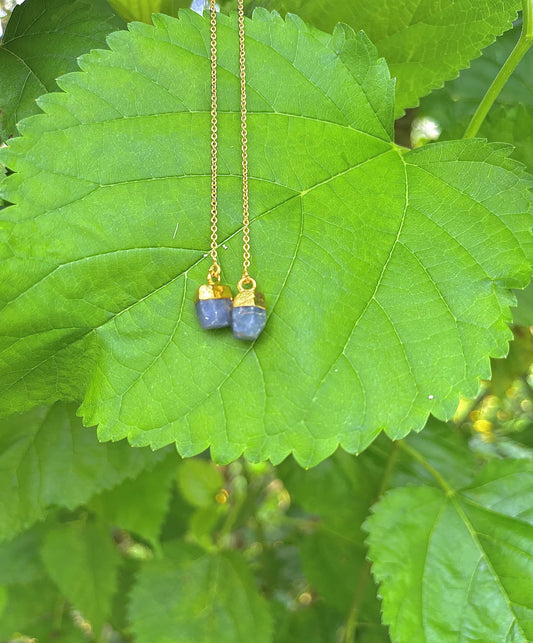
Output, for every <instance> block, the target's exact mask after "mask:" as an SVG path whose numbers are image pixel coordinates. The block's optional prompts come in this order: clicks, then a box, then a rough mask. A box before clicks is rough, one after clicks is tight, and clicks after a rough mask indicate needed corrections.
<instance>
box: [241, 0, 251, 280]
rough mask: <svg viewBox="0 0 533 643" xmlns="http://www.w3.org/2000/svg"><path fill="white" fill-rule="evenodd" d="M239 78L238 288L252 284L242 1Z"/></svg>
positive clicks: (242, 9) (242, 10)
mask: <svg viewBox="0 0 533 643" xmlns="http://www.w3.org/2000/svg"><path fill="white" fill-rule="evenodd" d="M239 76H240V79H241V151H242V232H243V237H242V259H243V262H242V279H241V281H240V282H239V286H242V285H244V284H250V283H253V280H252V279H251V278H250V275H249V274H248V269H249V268H250V258H251V257H250V211H249V207H248V129H247V115H248V112H247V109H246V55H245V48H244V0H239Z"/></svg>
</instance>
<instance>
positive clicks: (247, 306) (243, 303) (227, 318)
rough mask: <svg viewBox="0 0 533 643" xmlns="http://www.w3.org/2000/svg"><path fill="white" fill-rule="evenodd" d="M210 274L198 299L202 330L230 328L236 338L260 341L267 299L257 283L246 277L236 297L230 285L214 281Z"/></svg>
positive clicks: (197, 312) (240, 284)
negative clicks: (257, 288) (259, 290)
mask: <svg viewBox="0 0 533 643" xmlns="http://www.w3.org/2000/svg"><path fill="white" fill-rule="evenodd" d="M211 275H212V273H211V271H210V272H209V275H208V283H207V284H204V285H202V286H200V288H199V289H198V293H197V296H196V304H195V307H196V314H197V316H198V321H199V322H200V325H201V326H202V328H204V329H206V330H208V329H212V328H225V327H228V326H231V327H232V329H233V336H234V337H235V338H236V339H244V340H249V341H253V340H255V339H257V338H258V337H259V335H260V334H261V331H262V330H263V328H264V327H265V324H266V308H265V296H264V295H263V293H260V292H257V291H256V283H255V280H254V279H252V278H251V277H248V279H247V280H246V278H245V277H243V278H242V279H241V280H240V281H239V283H238V285H237V288H238V293H237V294H236V295H235V297H233V293H232V292H231V288H230V286H227V285H225V284H221V283H219V282H215V281H214V280H213V278H212V276H211ZM247 286H248V287H247Z"/></svg>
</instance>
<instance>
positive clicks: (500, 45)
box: [420, 23, 533, 171]
mask: <svg viewBox="0 0 533 643" xmlns="http://www.w3.org/2000/svg"><path fill="white" fill-rule="evenodd" d="M521 29H522V25H521V23H518V24H517V25H516V27H515V28H514V29H512V30H511V31H508V32H507V33H505V34H503V36H501V37H500V38H498V40H497V41H496V42H495V43H494V44H493V45H491V46H490V47H488V48H487V49H486V50H485V51H484V52H483V55H482V56H481V58H479V59H478V60H475V61H473V62H472V65H471V67H470V68H469V69H465V70H464V71H462V72H461V74H460V76H459V77H458V78H456V79H455V80H453V81H451V82H448V83H446V85H445V86H444V87H443V88H442V89H441V90H439V91H437V92H433V94H431V96H428V97H427V98H425V99H424V100H423V101H422V104H421V108H420V116H421V117H422V118H432V119H434V120H435V121H437V123H438V125H439V127H440V128H441V130H442V133H441V137H440V138H441V140H449V139H454V138H459V137H461V136H462V135H463V133H464V131H465V129H466V127H467V125H468V123H469V121H470V119H471V118H472V116H473V115H474V112H475V111H476V108H477V107H478V105H479V103H480V102H481V100H482V98H483V96H484V95H485V93H486V92H487V90H488V88H489V87H490V85H491V83H492V81H493V80H494V78H495V77H496V75H497V73H498V71H499V70H500V68H501V67H502V65H503V64H504V63H505V61H506V60H507V58H508V57H509V54H510V53H511V51H512V50H513V48H514V46H515V45H516V43H517V41H518V38H519V36H520V32H521ZM532 123H533V51H529V52H528V53H527V54H526V55H525V57H524V58H523V59H522V61H521V62H520V63H519V64H518V66H517V68H516V69H515V70H514V72H513V74H512V76H511V77H510V78H509V80H508V81H507V83H506V84H505V86H504V88H503V90H502V91H501V93H500V94H499V96H498V98H497V99H496V102H495V103H494V106H493V107H492V108H491V110H490V111H489V113H488V115H487V117H486V118H485V120H484V122H483V124H482V126H481V128H480V130H479V135H480V136H484V137H486V138H488V139H489V140H492V141H504V142H506V143H512V144H513V145H514V146H515V151H514V156H515V157H516V158H517V159H518V160H520V161H522V163H525V164H526V165H527V167H528V169H529V170H530V171H531V170H533V134H532V131H533V130H532V127H531V124H532Z"/></svg>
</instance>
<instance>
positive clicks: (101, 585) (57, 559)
mask: <svg viewBox="0 0 533 643" xmlns="http://www.w3.org/2000/svg"><path fill="white" fill-rule="evenodd" d="M41 554H42V558H43V562H44V565H45V567H46V569H47V571H48V574H49V576H50V578H51V579H52V580H53V581H54V582H55V583H56V585H57V586H58V587H59V589H60V590H61V592H62V594H63V596H64V597H65V598H66V599H67V600H68V601H69V602H70V603H72V605H74V607H76V608H77V609H79V610H80V612H81V613H82V614H83V616H84V617H85V618H86V619H87V620H88V621H89V622H90V623H91V625H92V627H93V629H94V631H95V633H96V635H97V636H98V635H99V633H100V630H101V629H102V626H103V625H104V623H105V622H106V620H107V618H108V617H109V615H110V613H111V601H112V598H113V594H114V593H115V590H116V587H117V572H118V566H119V563H120V554H119V553H118V550H117V548H116V546H115V544H114V543H113V540H112V537H111V532H110V530H109V528H108V527H107V525H104V524H101V523H97V522H85V523H82V522H72V523H66V524H63V525H60V526H58V527H56V528H54V529H51V530H50V531H49V532H48V533H47V534H46V537H45V540H44V543H43V547H42V550H41Z"/></svg>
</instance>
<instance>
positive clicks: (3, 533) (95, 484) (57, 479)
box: [0, 404, 164, 539]
mask: <svg viewBox="0 0 533 643" xmlns="http://www.w3.org/2000/svg"><path fill="white" fill-rule="evenodd" d="M161 455H164V454H161ZM161 455H160V454H157V455H156V454H153V453H152V452H150V451H147V450H142V451H137V450H136V449H131V448H130V447H129V446H128V445H127V444H126V443H124V442H123V443H120V444H106V445H102V444H99V443H98V440H97V439H96V436H95V435H94V432H93V431H91V430H88V429H85V428H84V427H83V426H82V424H81V420H79V418H77V417H76V416H75V414H74V408H73V406H72V405H63V404H56V405H55V406H53V407H51V408H50V409H45V408H38V409H34V410H33V411H31V412H29V413H26V414H25V415H20V416H17V415H15V416H12V417H10V418H8V419H6V420H2V421H1V422H0V539H6V538H9V537H11V536H13V535H14V534H16V533H18V532H19V531H21V530H22V529H26V528H28V527H29V526H30V525H32V524H33V523H34V522H36V521H37V520H41V519H42V518H44V517H45V514H46V509H47V507H49V506H51V505H56V506H59V507H66V508H68V509H74V508H75V507H77V506H79V505H81V504H83V503H84V502H86V501H87V500H88V499H89V498H90V497H91V496H92V495H93V494H95V493H97V492H99V491H102V490H103V489H109V488H111V487H113V486H114V485H116V484H118V483H119V482H121V481H122V480H124V479H125V478H128V477H131V476H136V475H137V474H138V473H139V472H140V471H142V470H143V469H145V468H146V467H148V466H150V465H152V464H154V463H155V462H156V461H157V460H159V459H160V458H161Z"/></svg>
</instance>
